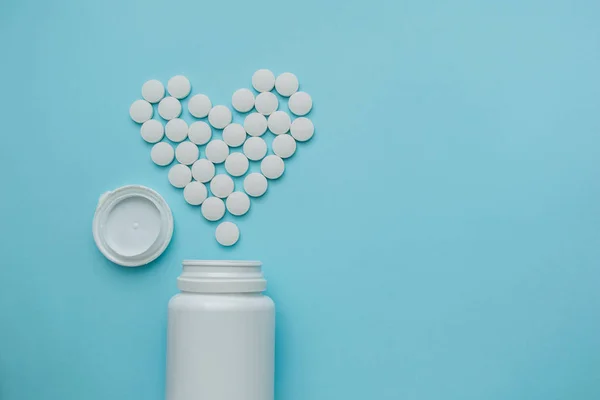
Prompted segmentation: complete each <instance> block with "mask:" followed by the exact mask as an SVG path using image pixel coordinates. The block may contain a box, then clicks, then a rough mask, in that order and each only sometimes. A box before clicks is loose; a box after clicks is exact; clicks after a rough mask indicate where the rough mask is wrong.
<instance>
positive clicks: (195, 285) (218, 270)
mask: <svg viewBox="0 0 600 400" xmlns="http://www.w3.org/2000/svg"><path fill="white" fill-rule="evenodd" d="M261 266H262V263H261V262H260V261H237V260H220V261H219V260H184V261H183V271H182V273H181V275H180V276H179V278H177V286H178V287H179V290H181V291H182V292H195V293H260V292H263V291H265V289H266V288H267V281H266V280H265V278H264V276H263V273H262V268H261Z"/></svg>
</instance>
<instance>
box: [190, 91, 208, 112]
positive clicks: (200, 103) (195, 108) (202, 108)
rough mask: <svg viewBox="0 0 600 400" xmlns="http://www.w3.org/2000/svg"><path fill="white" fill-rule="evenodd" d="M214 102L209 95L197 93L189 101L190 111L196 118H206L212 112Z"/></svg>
mask: <svg viewBox="0 0 600 400" xmlns="http://www.w3.org/2000/svg"><path fill="white" fill-rule="evenodd" d="M211 108H212V103H211V101H210V99H209V98H208V96H206V95H204V94H197V95H195V96H192V98H191V99H190V101H188V111H189V112H190V114H192V115H193V116H194V117H196V118H204V117H206V116H207V115H208V113H209V112H210V109H211Z"/></svg>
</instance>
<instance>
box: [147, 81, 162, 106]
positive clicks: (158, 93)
mask: <svg viewBox="0 0 600 400" xmlns="http://www.w3.org/2000/svg"><path fill="white" fill-rule="evenodd" d="M142 97H143V98H144V99H145V100H146V101H147V102H149V103H158V102H159V101H161V100H162V98H163V97H165V87H164V86H163V84H162V83H161V82H160V81H157V80H156V79H151V80H149V81H147V82H146V83H144V84H143V85H142Z"/></svg>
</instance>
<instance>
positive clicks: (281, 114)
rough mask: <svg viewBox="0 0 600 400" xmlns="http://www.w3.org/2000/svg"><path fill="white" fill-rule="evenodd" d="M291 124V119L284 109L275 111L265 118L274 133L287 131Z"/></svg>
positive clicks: (279, 133)
mask: <svg viewBox="0 0 600 400" xmlns="http://www.w3.org/2000/svg"><path fill="white" fill-rule="evenodd" d="M291 124H292V120H291V119H290V116H289V115H288V113H286V112H285V111H275V112H274V113H273V114H271V115H269V119H268V120H267V125H268V126H269V130H270V131H271V132H273V133H274V134H276V135H281V134H283V133H287V131H289V130H290V125H291Z"/></svg>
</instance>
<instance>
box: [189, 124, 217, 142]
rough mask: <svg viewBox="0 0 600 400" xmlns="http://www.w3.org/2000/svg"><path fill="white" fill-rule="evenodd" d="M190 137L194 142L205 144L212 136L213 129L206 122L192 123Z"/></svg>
mask: <svg viewBox="0 0 600 400" xmlns="http://www.w3.org/2000/svg"><path fill="white" fill-rule="evenodd" d="M188 137H189V138H190V140H191V141H192V142H193V143H196V144H199V145H203V144H206V143H208V141H209V140H210V138H211V137H212V129H211V128H210V125H209V124H207V123H206V122H204V121H196V122H194V123H192V124H191V125H190V128H189V129H188Z"/></svg>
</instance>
